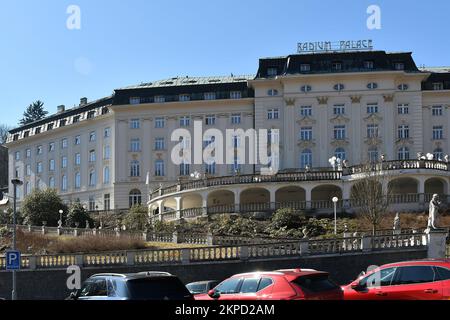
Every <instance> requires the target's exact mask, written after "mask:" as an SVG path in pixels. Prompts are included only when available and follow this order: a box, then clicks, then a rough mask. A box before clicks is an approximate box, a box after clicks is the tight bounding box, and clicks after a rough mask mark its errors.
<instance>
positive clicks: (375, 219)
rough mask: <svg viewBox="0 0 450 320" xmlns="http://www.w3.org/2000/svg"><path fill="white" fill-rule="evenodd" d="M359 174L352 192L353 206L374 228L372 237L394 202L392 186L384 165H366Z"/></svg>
mask: <svg viewBox="0 0 450 320" xmlns="http://www.w3.org/2000/svg"><path fill="white" fill-rule="evenodd" d="M360 169H361V170H360V173H358V174H357V176H358V181H357V182H356V183H355V184H354V185H353V187H352V191H351V199H352V206H354V207H355V209H356V212H357V214H358V215H360V216H361V217H362V218H363V219H364V220H366V221H367V222H368V223H369V224H370V225H371V226H372V235H373V236H375V235H376V231H377V228H378V226H379V225H380V223H381V221H382V220H383V219H384V216H385V214H386V213H387V212H388V209H389V206H390V202H391V200H392V186H391V185H390V184H389V176H388V173H387V171H383V163H372V164H365V165H363V166H362V167H361V168H360Z"/></svg>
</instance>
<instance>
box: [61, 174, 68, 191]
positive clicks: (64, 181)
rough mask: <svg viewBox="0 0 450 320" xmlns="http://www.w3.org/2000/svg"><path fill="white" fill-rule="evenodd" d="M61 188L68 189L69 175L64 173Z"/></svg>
mask: <svg viewBox="0 0 450 320" xmlns="http://www.w3.org/2000/svg"><path fill="white" fill-rule="evenodd" d="M61 190H62V191H67V176H66V175H63V176H62V177H61Z"/></svg>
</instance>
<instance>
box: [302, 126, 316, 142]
mask: <svg viewBox="0 0 450 320" xmlns="http://www.w3.org/2000/svg"><path fill="white" fill-rule="evenodd" d="M312 138H313V130H312V127H304V128H300V140H302V141H311V140H312Z"/></svg>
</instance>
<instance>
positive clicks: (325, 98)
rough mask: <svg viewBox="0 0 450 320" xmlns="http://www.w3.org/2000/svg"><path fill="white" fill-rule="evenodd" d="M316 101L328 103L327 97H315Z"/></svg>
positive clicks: (321, 103) (322, 103)
mask: <svg viewBox="0 0 450 320" xmlns="http://www.w3.org/2000/svg"><path fill="white" fill-rule="evenodd" d="M317 102H318V103H319V104H320V105H324V104H327V103H328V97H317Z"/></svg>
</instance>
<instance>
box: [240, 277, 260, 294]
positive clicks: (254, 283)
mask: <svg viewBox="0 0 450 320" xmlns="http://www.w3.org/2000/svg"><path fill="white" fill-rule="evenodd" d="M258 283H259V278H245V279H244V281H243V282H242V285H241V290H240V291H241V293H256V291H257V290H258Z"/></svg>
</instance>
